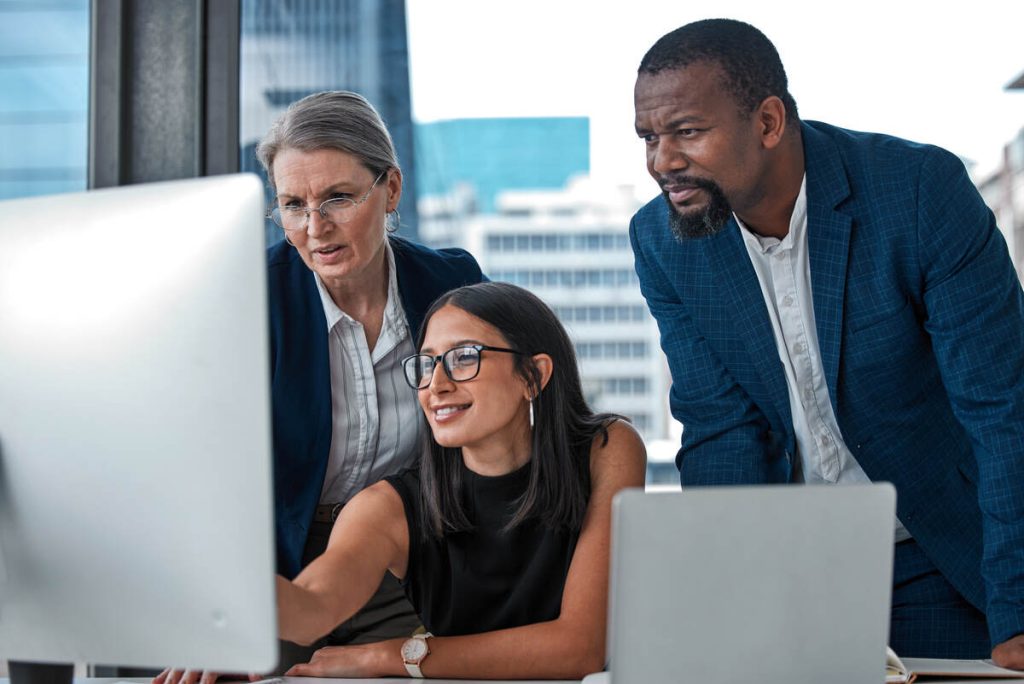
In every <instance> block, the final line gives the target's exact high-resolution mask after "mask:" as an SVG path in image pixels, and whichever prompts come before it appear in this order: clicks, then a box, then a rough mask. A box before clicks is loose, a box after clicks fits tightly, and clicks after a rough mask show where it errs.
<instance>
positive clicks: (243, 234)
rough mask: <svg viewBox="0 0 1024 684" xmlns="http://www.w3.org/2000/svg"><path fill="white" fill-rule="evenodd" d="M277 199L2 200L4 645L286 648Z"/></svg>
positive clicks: (244, 185)
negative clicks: (272, 274) (267, 246)
mask: <svg viewBox="0 0 1024 684" xmlns="http://www.w3.org/2000/svg"><path fill="white" fill-rule="evenodd" d="M262 204H263V191H262V188H261V184H260V182H259V180H258V179H257V178H256V176H253V175H248V174H239V175H231V176H221V177H211V178H203V179H193V180H185V181H175V182H167V183H154V184H145V185H135V186H129V187H124V188H116V189H109V190H97V191H91V192H83V193H77V194H67V195H56V196H49V197H36V198H30V199H23V200H14V201H6V202H0V658H7V659H10V660H12V661H15V660H17V661H31V662H44V663H52V662H91V663H111V664H119V665H126V666H140V667H162V666H168V665H173V666H188V667H193V668H210V669H213V670H216V671H220V672H248V671H255V672H260V671H268V670H270V669H271V668H273V667H274V665H275V664H276V660H277V640H276V632H277V629H276V610H275V603H274V548H273V546H274V545H273V512H272V480H271V446H270V445H271V435H270V398H269V360H268V359H269V354H268V345H269V343H268V335H267V313H266V281H265V278H266V275H265V252H264V248H263V219H262Z"/></svg>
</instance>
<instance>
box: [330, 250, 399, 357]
mask: <svg viewBox="0 0 1024 684" xmlns="http://www.w3.org/2000/svg"><path fill="white" fill-rule="evenodd" d="M384 253H385V254H386V255H387V256H386V258H387V264H388V301H387V304H385V305H384V323H383V325H382V327H381V336H384V334H385V332H391V334H393V335H395V336H396V337H398V338H399V339H401V336H402V335H401V333H402V331H403V330H404V329H405V327H406V326H405V312H404V311H403V309H402V300H401V298H400V296H399V292H398V275H397V274H396V272H395V253H394V252H393V251H392V249H391V241H390V240H386V239H385V241H384ZM313 280H314V281H315V282H316V289H317V291H318V292H319V293H320V303H321V304H322V305H323V308H324V317H325V318H326V319H327V330H331V329H333V328H334V326H335V325H337V324H338V322H339V321H345V323H346V324H356V323H357V321H356V320H355V319H354V318H352V317H351V316H349V315H348V314H347V313H345V312H344V311H342V310H341V309H340V308H339V307H338V305H337V304H335V303H334V299H333V298H332V297H331V293H330V292H328V291H327V286H326V285H324V282H323V281H322V280H321V279H320V276H319V275H318V274H317V273H316V272H315V271H314V272H313Z"/></svg>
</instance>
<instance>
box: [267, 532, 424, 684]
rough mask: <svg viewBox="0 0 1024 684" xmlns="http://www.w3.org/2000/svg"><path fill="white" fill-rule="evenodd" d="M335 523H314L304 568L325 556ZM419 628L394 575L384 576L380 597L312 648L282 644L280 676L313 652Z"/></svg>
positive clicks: (407, 600)
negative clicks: (323, 554) (322, 555)
mask: <svg viewBox="0 0 1024 684" xmlns="http://www.w3.org/2000/svg"><path fill="white" fill-rule="evenodd" d="M332 527H333V523H327V522H314V523H313V525H312V526H311V527H310V529H309V536H308V537H307V538H306V547H305V549H304V550H303V552H302V566H303V567H305V566H306V565H309V563H310V562H311V561H312V560H313V559H314V558H316V557H317V556H319V555H320V554H322V553H323V552H324V549H326V548H327V540H328V538H329V537H330V536H331V528H332ZM419 627H420V618H419V616H418V615H416V612H415V611H414V610H413V607H412V604H411V603H409V599H407V598H406V597H405V591H403V589H402V585H400V584H399V583H398V580H397V579H395V577H394V575H392V574H391V573H385V575H384V580H383V581H382V582H381V583H380V587H379V588H378V589H377V593H375V594H374V595H373V597H372V598H371V599H370V600H369V601H368V602H367V604H366V605H365V606H363V608H362V610H360V611H359V612H358V613H356V614H355V615H353V616H352V617H351V618H349V619H348V620H346V621H345V622H343V623H341V624H340V625H338V626H337V627H335V628H334V631H332V632H331V633H330V634H328V635H327V636H326V637H324V638H323V639H320V640H319V641H317V642H316V643H315V644H313V645H312V646H299V645H298V644H293V643H291V642H290V641H281V643H280V647H281V656H280V658H279V659H278V670H277V674H281V673H283V672H284V671H285V670H287V669H288V668H289V667H291V666H292V665H294V664H296V663H305V662H308V661H309V659H310V658H311V657H312V655H313V652H314V651H316V650H317V649H319V648H323V647H324V646H344V645H346V644H366V643H370V642H372V641H384V640H385V639H394V638H397V637H407V636H411V635H412V633H413V632H415V631H416V630H417V629H419Z"/></svg>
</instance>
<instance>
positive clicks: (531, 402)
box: [530, 397, 533, 430]
mask: <svg viewBox="0 0 1024 684" xmlns="http://www.w3.org/2000/svg"><path fill="white" fill-rule="evenodd" d="M530 429H531V430H532V429H533V397H530Z"/></svg>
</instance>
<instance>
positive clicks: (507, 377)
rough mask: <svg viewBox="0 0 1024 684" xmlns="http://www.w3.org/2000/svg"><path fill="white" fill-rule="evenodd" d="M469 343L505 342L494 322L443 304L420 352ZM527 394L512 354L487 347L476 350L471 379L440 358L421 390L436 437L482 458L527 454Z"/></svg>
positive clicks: (435, 352)
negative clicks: (453, 374) (456, 375)
mask: <svg viewBox="0 0 1024 684" xmlns="http://www.w3.org/2000/svg"><path fill="white" fill-rule="evenodd" d="M467 344H482V345H487V346H493V347H504V348H508V347H509V343H508V341H507V340H506V339H505V338H504V336H503V335H502V334H501V333H500V332H498V330H497V329H496V328H495V327H494V326H492V325H490V324H488V323H485V322H484V321H482V320H480V319H479V318H477V317H476V316H473V315H471V314H469V313H467V312H465V311H463V310H462V309H459V308H457V307H455V306H451V305H447V306H444V307H442V308H440V309H439V310H438V311H437V312H436V313H435V314H434V315H433V316H431V318H430V321H429V323H428V324H427V329H426V333H425V334H424V337H423V345H422V346H421V348H420V352H421V353H423V354H429V355H431V356H437V355H439V354H443V353H444V352H446V351H448V350H449V349H451V348H453V347H458V346H461V345H467ZM530 396H531V394H530V392H529V390H528V388H527V383H526V380H525V379H524V378H523V377H522V376H521V375H520V374H519V373H518V372H517V371H516V355H515V354H509V353H505V352H493V351H486V350H485V351H482V352H480V372H479V373H478V374H477V376H476V377H475V378H473V379H472V380H467V381H465V382H453V381H452V380H451V379H450V378H449V377H448V376H447V374H445V372H444V369H443V368H442V366H441V364H440V363H439V364H437V366H436V367H435V368H434V374H433V377H432V378H431V381H430V385H429V386H428V387H427V388H426V389H422V390H419V401H420V406H421V407H422V408H423V412H424V413H425V414H426V416H427V422H428V423H429V424H430V429H431V430H432V431H433V434H434V440H435V441H437V443H438V444H440V445H441V446H445V447H462V453H463V457H464V458H465V459H466V460H467V461H478V462H485V463H496V462H499V461H502V460H508V459H514V460H517V461H519V462H520V463H525V461H526V460H528V458H529V453H530V425H529V417H528V412H529V397H530ZM474 469H475V468H474ZM478 472H480V471H479V470H478Z"/></svg>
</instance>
